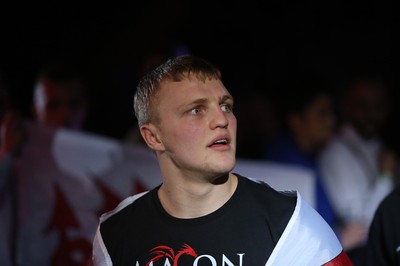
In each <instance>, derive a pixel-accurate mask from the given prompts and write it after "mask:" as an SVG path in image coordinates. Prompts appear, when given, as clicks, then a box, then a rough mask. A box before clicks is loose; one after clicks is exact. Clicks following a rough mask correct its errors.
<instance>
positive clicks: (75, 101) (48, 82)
mask: <svg viewBox="0 0 400 266" xmlns="http://www.w3.org/2000/svg"><path fill="white" fill-rule="evenodd" d="M75 71H76V70H74V69H73V67H72V66H71V67H69V66H64V65H50V66H48V67H47V68H44V69H43V70H42V71H41V72H40V73H39V74H38V78H37V81H36V84H35V87H34V95H33V115H34V118H35V119H36V120H37V122H39V123H40V124H43V125H47V126H50V127H55V128H60V127H61V128H68V129H71V130H83V127H84V122H85V120H86V118H87V109H88V101H87V100H88V96H87V93H86V86H85V83H84V80H83V78H82V77H80V76H79V74H77V73H76V72H75Z"/></svg>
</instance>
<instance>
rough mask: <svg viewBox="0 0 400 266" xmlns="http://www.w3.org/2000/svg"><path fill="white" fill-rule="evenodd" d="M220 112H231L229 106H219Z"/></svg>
mask: <svg viewBox="0 0 400 266" xmlns="http://www.w3.org/2000/svg"><path fill="white" fill-rule="evenodd" d="M221 110H222V111H224V112H227V113H230V112H232V106H231V105H230V104H223V105H221Z"/></svg>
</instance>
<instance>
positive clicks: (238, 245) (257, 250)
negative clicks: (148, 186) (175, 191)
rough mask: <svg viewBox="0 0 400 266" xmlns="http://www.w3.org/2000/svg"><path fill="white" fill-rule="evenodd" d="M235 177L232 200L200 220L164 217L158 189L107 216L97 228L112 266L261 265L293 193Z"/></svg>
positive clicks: (290, 206) (293, 201) (290, 209)
mask: <svg viewBox="0 0 400 266" xmlns="http://www.w3.org/2000/svg"><path fill="white" fill-rule="evenodd" d="M237 176H238V186H237V189H236V191H235V193H234V194H233V196H232V197H231V198H230V199H229V200H228V202H227V203H226V204H225V205H224V206H222V207H221V208H219V209H218V210H216V211H215V212H213V213H210V214H208V215H206V216H203V217H199V218H193V219H179V218H175V217H172V216H171V215H169V214H168V213H167V212H166V211H165V210H164V209H163V207H162V206H161V203H160V201H159V198H158V196H157V190H158V188H159V187H157V188H155V189H153V190H151V191H149V192H148V193H147V194H145V195H144V196H142V197H140V198H138V199H137V200H135V201H134V202H133V203H131V204H130V205H128V206H126V207H125V208H123V209H122V210H121V211H119V212H118V213H116V214H114V215H113V216H111V217H109V218H108V219H107V220H106V221H104V222H103V223H102V224H101V227H100V230H101V235H102V238H103V240H104V243H105V245H106V247H107V250H108V253H109V254H110V256H111V260H112V262H113V265H132V266H137V265H140V266H142V265H143V266H145V265H149V263H150V262H151V261H153V265H154V266H158V265H198V266H206V265H207V266H208V265H242V266H257V265H265V263H266V262H267V260H268V258H269V256H270V255H271V253H272V250H273V249H274V247H275V245H276V243H277V242H278V240H279V238H280V236H281V235H282V233H283V231H284V230H285V227H286V225H287V223H288V221H289V219H290V217H291V215H292V213H293V211H294V208H295V205H296V194H295V193H286V192H285V193H283V192H278V191H276V190H274V189H273V188H271V187H270V186H268V185H267V184H265V183H260V182H254V181H252V180H250V179H248V178H245V177H242V176H239V175H237ZM166 260H168V262H166ZM176 261H177V264H174V262H176ZM168 263H169V264H168Z"/></svg>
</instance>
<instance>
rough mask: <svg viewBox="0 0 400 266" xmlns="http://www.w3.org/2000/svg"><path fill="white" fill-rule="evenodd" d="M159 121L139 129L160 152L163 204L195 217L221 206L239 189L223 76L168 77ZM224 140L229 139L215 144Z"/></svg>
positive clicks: (232, 120) (228, 98)
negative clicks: (205, 78) (177, 79)
mask: <svg viewBox="0 0 400 266" xmlns="http://www.w3.org/2000/svg"><path fill="white" fill-rule="evenodd" d="M156 97H157V99H156V101H155V102H156V104H154V106H153V108H157V110H156V116H157V118H158V119H157V122H156V123H148V124H145V125H143V126H142V127H141V128H140V130H141V134H142V136H143V138H144V140H145V141H146V143H147V145H148V146H149V147H150V148H151V149H152V150H154V151H155V152H156V155H157V158H158V161H159V164H160V168H161V172H162V174H163V180H164V181H163V184H162V185H161V188H160V189H159V191H158V194H159V198H160V201H161V204H162V205H163V207H164V208H165V210H166V211H167V212H168V213H169V214H171V215H172V216H175V217H178V218H194V217H200V216H203V215H206V214H208V213H211V212H213V211H215V210H217V209H218V208H220V207H221V206H222V205H223V204H224V203H225V202H226V201H228V199H229V198H230V197H231V196H232V194H233V192H234V191H235V189H236V185H237V178H236V176H234V175H233V174H231V173H230V171H231V170H232V169H233V168H234V166H235V163H236V159H235V151H236V126H237V125H236V117H235V116H234V114H233V113H232V105H233V98H232V96H231V95H230V94H229V92H228V91H227V89H226V88H225V86H224V85H223V84H222V82H221V81H220V80H206V81H204V82H203V81H201V80H199V79H197V78H195V77H192V76H191V77H190V78H188V79H185V80H183V81H180V82H171V81H164V82H162V83H161V84H160V88H159V92H158V93H157V96H156ZM221 139H225V140H227V142H226V143H225V144H214V142H215V141H216V140H221Z"/></svg>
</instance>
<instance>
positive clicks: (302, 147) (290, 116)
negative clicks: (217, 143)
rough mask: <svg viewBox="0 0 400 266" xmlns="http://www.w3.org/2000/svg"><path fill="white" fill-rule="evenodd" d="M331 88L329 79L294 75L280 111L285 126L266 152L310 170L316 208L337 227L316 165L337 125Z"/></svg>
mask: <svg viewBox="0 0 400 266" xmlns="http://www.w3.org/2000/svg"><path fill="white" fill-rule="evenodd" d="M331 87H332V86H331V85H330V83H329V82H328V81H327V80H324V79H323V78H322V77H320V76H318V75H311V74H303V75H298V76H297V77H296V76H292V77H291V78H290V79H289V80H288V82H286V83H285V84H284V88H282V93H284V96H285V97H282V98H281V99H282V100H284V101H282V102H279V109H278V112H279V115H280V117H281V119H280V121H282V124H281V125H280V131H279V132H278V133H277V134H276V135H275V136H274V138H272V139H271V141H270V143H269V144H268V145H267V146H266V148H265V149H264V159H266V160H269V161H275V162H280V163H286V164H292V165H296V166H301V167H305V168H307V169H310V170H311V171H312V172H313V174H314V176H315V178H316V188H315V195H316V199H315V202H316V209H317V211H318V212H319V214H320V215H321V216H322V217H323V218H324V219H325V220H326V221H327V222H328V224H329V225H330V226H331V227H332V228H335V225H336V216H335V214H334V211H333V209H332V206H331V203H330V200H329V197H328V196H327V193H326V189H325V184H324V181H323V180H322V177H321V173H320V170H319V168H318V165H317V157H318V155H319V152H320V150H321V149H322V148H323V147H324V145H325V144H326V143H327V142H328V140H329V139H330V138H331V137H332V135H333V133H334V130H335V125H336V114H335V112H334V100H333V97H332V95H331ZM283 98H284V99H283Z"/></svg>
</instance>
